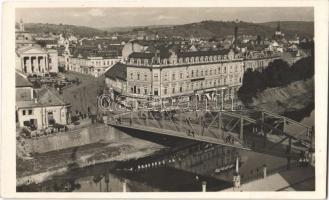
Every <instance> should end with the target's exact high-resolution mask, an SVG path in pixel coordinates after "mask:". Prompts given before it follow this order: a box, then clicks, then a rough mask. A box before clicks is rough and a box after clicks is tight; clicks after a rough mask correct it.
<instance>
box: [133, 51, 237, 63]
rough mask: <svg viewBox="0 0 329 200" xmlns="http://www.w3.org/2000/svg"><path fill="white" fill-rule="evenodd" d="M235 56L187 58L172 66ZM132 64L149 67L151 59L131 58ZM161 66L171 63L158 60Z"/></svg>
mask: <svg viewBox="0 0 329 200" xmlns="http://www.w3.org/2000/svg"><path fill="white" fill-rule="evenodd" d="M233 58H234V56H228V55H218V56H217V55H215V56H200V57H198V56H197V57H186V58H179V59H178V60H177V59H172V60H171V64H177V63H179V64H184V63H199V62H213V61H220V60H227V59H231V60H232V59H233ZM235 58H240V56H239V55H238V54H237V55H235ZM129 62H130V63H131V64H137V65H148V64H151V63H149V59H140V58H130V61H129ZM158 63H159V64H164V65H167V64H168V63H169V60H168V59H167V58H164V59H161V60H158Z"/></svg>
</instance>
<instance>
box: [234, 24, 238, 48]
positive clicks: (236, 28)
mask: <svg viewBox="0 0 329 200" xmlns="http://www.w3.org/2000/svg"><path fill="white" fill-rule="evenodd" d="M237 40H238V25H235V27H234V49H236V48H237Z"/></svg>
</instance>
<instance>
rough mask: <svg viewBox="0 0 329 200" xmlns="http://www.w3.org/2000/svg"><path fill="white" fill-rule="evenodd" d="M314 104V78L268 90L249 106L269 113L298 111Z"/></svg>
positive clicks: (254, 99)
mask: <svg viewBox="0 0 329 200" xmlns="http://www.w3.org/2000/svg"><path fill="white" fill-rule="evenodd" d="M313 103H314V78H311V79H307V80H305V81H304V80H303V81H296V82H293V83H291V84H289V85H288V86H286V87H275V88H269V89H266V90H265V91H263V92H261V93H259V94H258V95H257V96H256V97H255V98H253V103H252V104H251V106H253V107H257V108H262V109H265V110H268V111H271V112H276V113H284V112H289V111H295V110H300V109H303V108H305V107H307V106H308V105H310V104H313Z"/></svg>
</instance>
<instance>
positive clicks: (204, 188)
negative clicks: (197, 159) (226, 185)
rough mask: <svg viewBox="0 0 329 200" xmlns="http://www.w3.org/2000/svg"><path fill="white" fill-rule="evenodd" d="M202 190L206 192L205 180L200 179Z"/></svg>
mask: <svg viewBox="0 0 329 200" xmlns="http://www.w3.org/2000/svg"><path fill="white" fill-rule="evenodd" d="M202 192H207V182H206V181H202Z"/></svg>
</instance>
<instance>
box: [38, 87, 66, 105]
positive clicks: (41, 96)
mask: <svg viewBox="0 0 329 200" xmlns="http://www.w3.org/2000/svg"><path fill="white" fill-rule="evenodd" d="M37 98H38V103H40V104H41V105H42V106H64V105H67V104H68V103H66V102H65V101H64V100H63V99H62V98H61V97H60V96H59V95H58V94H57V93H56V92H54V91H51V90H49V89H48V88H46V87H43V88H41V89H40V90H37Z"/></svg>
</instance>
